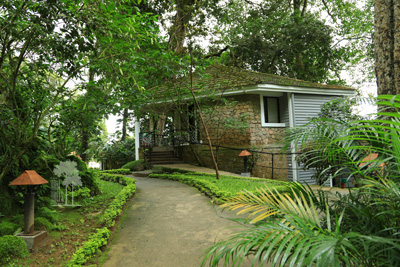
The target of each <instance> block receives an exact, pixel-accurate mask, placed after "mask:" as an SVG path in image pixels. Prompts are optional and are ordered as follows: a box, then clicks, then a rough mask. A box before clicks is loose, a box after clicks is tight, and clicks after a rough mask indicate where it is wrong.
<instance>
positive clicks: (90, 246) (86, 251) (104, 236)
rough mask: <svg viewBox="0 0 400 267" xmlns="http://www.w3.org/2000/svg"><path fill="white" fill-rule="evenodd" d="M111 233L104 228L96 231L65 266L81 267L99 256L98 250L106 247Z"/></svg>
mask: <svg viewBox="0 0 400 267" xmlns="http://www.w3.org/2000/svg"><path fill="white" fill-rule="evenodd" d="M110 235H111V232H110V230H108V229H107V228H106V227H104V228H101V229H98V230H97V233H95V234H93V235H91V236H90V237H89V239H88V241H86V242H84V243H83V245H82V246H81V247H80V248H79V249H78V250H77V251H76V252H75V253H74V254H73V255H72V259H71V260H70V261H69V262H68V264H67V266H81V265H84V264H85V263H86V262H87V261H89V260H90V259H91V258H93V257H94V256H95V255H96V254H100V253H101V251H100V248H101V247H103V246H105V245H107V241H108V239H109V238H110Z"/></svg>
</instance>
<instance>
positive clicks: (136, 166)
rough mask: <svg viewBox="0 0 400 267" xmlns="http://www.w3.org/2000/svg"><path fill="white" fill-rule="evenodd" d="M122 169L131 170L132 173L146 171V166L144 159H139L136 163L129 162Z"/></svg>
mask: <svg viewBox="0 0 400 267" xmlns="http://www.w3.org/2000/svg"><path fill="white" fill-rule="evenodd" d="M121 168H122V169H130V170H131V171H143V170H145V169H146V165H145V163H144V159H139V160H135V161H131V162H128V163H127V164H125V165H124V166H122V167H121Z"/></svg>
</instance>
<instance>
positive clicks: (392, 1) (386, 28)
mask: <svg viewBox="0 0 400 267" xmlns="http://www.w3.org/2000/svg"><path fill="white" fill-rule="evenodd" d="M374 24H375V33H374V43H375V72H376V82H377V85H378V95H386V94H389V95H396V94H399V93H400V30H399V29H400V1H399V0H375V22H374Z"/></svg>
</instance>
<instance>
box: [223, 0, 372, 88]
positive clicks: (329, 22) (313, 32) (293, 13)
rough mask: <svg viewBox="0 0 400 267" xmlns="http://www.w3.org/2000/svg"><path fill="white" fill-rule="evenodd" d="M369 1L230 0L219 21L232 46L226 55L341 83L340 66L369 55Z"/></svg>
mask: <svg viewBox="0 0 400 267" xmlns="http://www.w3.org/2000/svg"><path fill="white" fill-rule="evenodd" d="M365 2H368V0H363V1H358V4H357V2H356V1H348V0H321V1H307V0H290V1H287V0H269V1H263V2H259V1H252V0H243V1H242V0H235V1H230V2H229V5H227V8H225V14H223V16H222V17H221V18H220V19H221V21H223V23H220V24H219V25H218V27H219V28H220V29H221V30H222V31H223V32H224V39H225V41H226V43H227V44H228V45H229V46H230V51H231V53H230V55H229V56H227V58H226V61H228V62H232V63H235V64H243V65H244V66H246V67H250V68H251V69H253V70H256V71H261V72H267V73H272V74H278V75H283V76H289V77H293V78H300V79H305V80H309V81H315V82H329V83H337V82H340V83H343V81H341V80H340V71H341V70H343V69H349V68H350V66H351V65H352V64H354V63H357V62H360V61H362V60H363V61H364V62H368V61H371V60H370V59H371V57H369V54H368V53H366V51H371V50H370V49H366V48H368V45H369V44H370V43H371V41H370V32H371V29H372V19H371V14H372V13H371V10H370V6H369V5H367V4H366V3H365ZM361 3H362V6H359V5H361ZM365 65H366V64H365Z"/></svg>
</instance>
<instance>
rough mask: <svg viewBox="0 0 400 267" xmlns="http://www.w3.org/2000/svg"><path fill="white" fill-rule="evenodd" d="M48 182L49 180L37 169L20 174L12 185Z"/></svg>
mask: <svg viewBox="0 0 400 267" xmlns="http://www.w3.org/2000/svg"><path fill="white" fill-rule="evenodd" d="M47 183H48V181H47V180H46V179H44V178H43V177H42V176H40V175H39V174H38V173H37V172H36V171H24V172H23V173H22V174H21V175H20V176H18V177H17V178H16V179H15V180H13V181H12V182H11V183H10V185H40V184H47Z"/></svg>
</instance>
